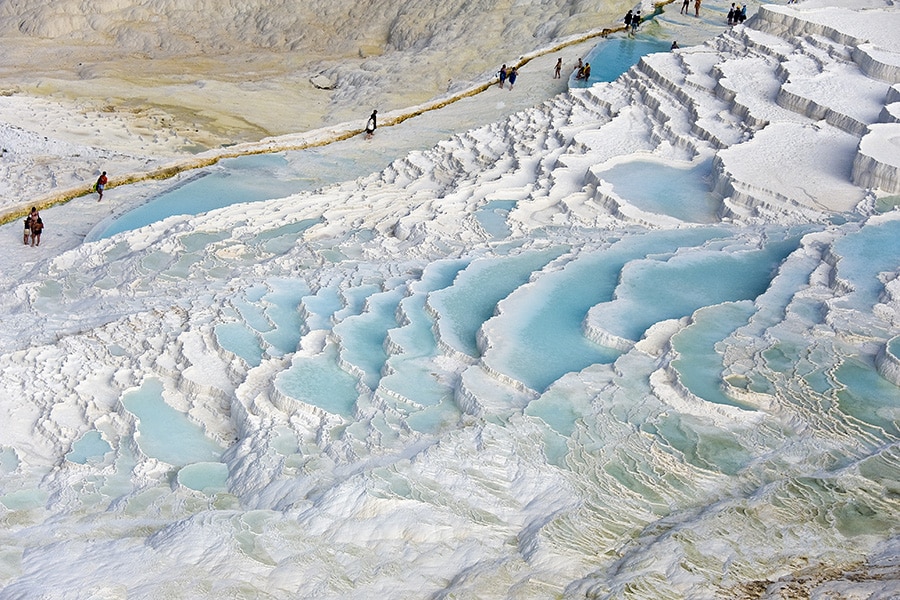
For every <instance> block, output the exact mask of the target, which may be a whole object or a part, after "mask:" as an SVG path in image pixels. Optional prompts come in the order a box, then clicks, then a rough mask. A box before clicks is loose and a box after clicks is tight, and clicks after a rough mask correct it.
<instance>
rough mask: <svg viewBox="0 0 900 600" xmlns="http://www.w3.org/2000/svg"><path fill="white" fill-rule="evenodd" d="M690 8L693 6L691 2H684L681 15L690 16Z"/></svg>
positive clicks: (686, 0)
mask: <svg viewBox="0 0 900 600" xmlns="http://www.w3.org/2000/svg"><path fill="white" fill-rule="evenodd" d="M690 6H691V0H684V2H682V3H681V14H683V15H686V14H689V11H690V10H691V9H690Z"/></svg>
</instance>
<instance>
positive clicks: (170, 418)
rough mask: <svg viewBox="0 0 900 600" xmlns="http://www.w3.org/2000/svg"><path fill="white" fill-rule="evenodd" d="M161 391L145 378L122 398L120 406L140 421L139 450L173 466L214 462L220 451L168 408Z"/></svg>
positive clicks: (188, 422)
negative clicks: (144, 380) (139, 385)
mask: <svg viewBox="0 0 900 600" xmlns="http://www.w3.org/2000/svg"><path fill="white" fill-rule="evenodd" d="M162 392H163V387H162V383H161V382H160V381H159V380H157V379H149V380H147V381H146V382H144V384H143V385H142V386H141V387H140V388H139V389H137V390H134V391H131V392H128V393H125V394H123V395H122V405H123V406H124V407H125V409H126V410H127V411H128V412H130V413H131V414H133V415H134V416H135V417H137V418H138V419H139V420H140V421H139V423H138V426H137V431H138V433H139V434H140V435H139V436H138V437H137V443H138V446H139V447H140V449H141V451H142V452H143V453H144V454H146V455H147V456H150V457H152V458H156V459H158V460H161V461H163V462H166V463H169V464H170V465H175V466H184V465H188V464H191V463H195V462H208V461H218V460H219V458H220V457H221V456H222V451H223V448H222V447H221V446H219V445H218V444H217V443H216V442H214V441H213V440H212V439H210V438H208V437H207V436H206V435H205V434H204V433H203V430H202V429H201V428H200V427H199V426H198V425H197V424H195V423H194V422H193V421H191V420H190V419H189V418H188V416H187V415H186V414H184V413H181V412H178V411H177V410H175V409H174V408H172V407H171V406H169V405H168V404H167V403H166V401H165V400H164V399H163V397H162Z"/></svg>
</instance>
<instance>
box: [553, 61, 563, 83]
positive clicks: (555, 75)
mask: <svg viewBox="0 0 900 600" xmlns="http://www.w3.org/2000/svg"><path fill="white" fill-rule="evenodd" d="M560 71H562V58H560V59H558V60H557V61H556V69H554V71H553V79H559V78H560V77H561V75H560V74H559V73H560Z"/></svg>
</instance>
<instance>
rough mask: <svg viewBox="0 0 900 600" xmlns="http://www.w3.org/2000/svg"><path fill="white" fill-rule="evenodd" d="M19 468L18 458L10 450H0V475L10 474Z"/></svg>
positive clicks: (13, 451) (14, 452)
mask: <svg viewBox="0 0 900 600" xmlns="http://www.w3.org/2000/svg"><path fill="white" fill-rule="evenodd" d="M18 468H19V457H18V456H17V455H16V451H15V450H13V449H12V448H0V473H12V472H13V471H15V470H16V469H18Z"/></svg>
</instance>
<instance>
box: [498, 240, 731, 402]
mask: <svg viewBox="0 0 900 600" xmlns="http://www.w3.org/2000/svg"><path fill="white" fill-rule="evenodd" d="M725 233H726V230H725V229H723V228H697V229H687V230H674V231H650V232H647V233H645V234H643V235H640V236H630V237H627V238H625V239H623V240H621V241H620V242H618V243H616V244H613V245H612V246H611V247H610V248H608V249H606V250H600V251H595V252H591V253H584V254H581V255H579V257H578V258H577V259H576V260H574V261H573V262H571V263H569V264H568V265H566V267H565V268H564V269H562V270H560V271H557V272H553V273H547V274H545V275H544V276H542V277H541V278H540V279H539V280H537V281H536V282H535V284H534V285H533V286H530V287H529V288H527V289H523V290H522V291H521V293H520V295H519V296H517V297H516V298H515V299H516V301H517V303H523V304H526V305H528V309H527V310H524V309H521V308H520V309H518V310H516V311H515V312H514V317H511V318H510V319H509V321H508V322H507V321H506V320H504V319H503V318H502V316H501V318H500V319H499V320H498V322H497V323H498V324H497V327H500V328H502V329H503V330H504V338H505V339H506V340H507V342H508V343H506V344H504V345H503V347H500V348H497V349H496V351H495V353H494V355H495V357H492V359H491V362H492V364H494V366H495V368H497V369H499V370H500V371H501V372H503V373H506V374H508V375H510V376H511V377H513V378H515V379H518V380H520V381H522V382H524V383H525V384H526V385H528V387H530V388H531V389H534V390H538V391H543V390H545V389H546V388H547V386H549V385H550V384H551V383H553V382H554V381H556V380H557V379H559V378H560V377H562V376H563V375H565V374H566V373H569V372H571V371H579V370H581V369H583V368H585V367H587V366H589V365H592V364H594V363H608V362H611V361H613V360H615V359H616V357H618V356H619V355H620V354H621V352H620V351H619V350H617V349H614V348H608V347H604V346H601V345H599V344H596V343H594V342H592V341H590V340H589V339H587V338H586V337H585V336H584V333H583V330H582V321H583V320H584V318H585V316H586V315H587V312H588V310H590V309H591V308H592V307H593V306H595V305H597V304H600V303H602V302H609V301H611V300H612V299H613V293H614V292H615V291H616V289H617V287H618V284H619V276H620V273H621V271H622V269H623V268H625V266H626V265H627V264H629V263H631V262H632V261H635V260H640V259H642V258H644V257H646V256H647V255H650V254H657V255H665V254H671V253H672V252H675V251H676V250H677V249H678V248H679V247H681V246H695V245H698V244H702V243H704V242H707V241H709V240H711V239H714V238H716V237H718V236H721V235H723V234H725ZM639 302H640V303H641V305H642V306H643V307H644V308H646V309H647V310H653V311H654V312H657V313H658V312H659V311H660V310H672V308H671V307H669V304H668V303H669V300H668V298H666V295H665V293H664V290H663V288H662V287H661V286H651V287H650V288H649V289H648V290H646V291H645V292H643V295H642V296H641V297H640V299H639ZM685 310H687V309H686V305H685V306H682V307H681V308H678V309H675V310H673V313H682V314H683V312H684V311H685ZM629 314H630V315H631V316H633V317H634V318H636V319H640V317H641V309H640V308H639V307H635V310H633V311H630V313H629ZM608 325H609V326H610V327H613V326H628V327H629V328H630V329H629V331H630V332H637V331H643V329H644V328H646V326H647V323H646V322H645V321H644V320H643V319H640V321H639V322H638V323H635V324H629V323H625V322H622V321H618V320H617V321H615V322H610V323H609V324H608Z"/></svg>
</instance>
